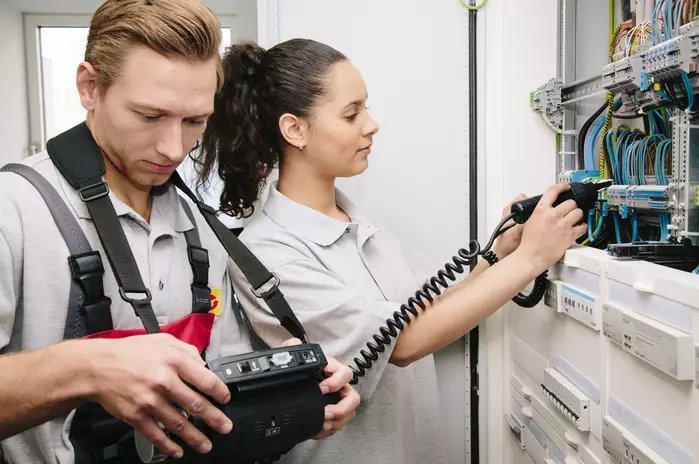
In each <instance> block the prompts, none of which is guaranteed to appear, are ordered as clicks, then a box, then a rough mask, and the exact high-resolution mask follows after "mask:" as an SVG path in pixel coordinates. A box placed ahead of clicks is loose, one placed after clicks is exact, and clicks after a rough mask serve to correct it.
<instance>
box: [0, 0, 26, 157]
mask: <svg viewBox="0 0 699 464" xmlns="http://www.w3.org/2000/svg"><path fill="white" fill-rule="evenodd" d="M23 37H24V36H23V29H22V14H21V13H20V12H19V11H18V10H17V9H16V8H14V7H13V6H11V5H9V4H7V3H4V2H2V1H0V63H2V68H3V71H2V73H0V108H1V110H0V140H2V141H3V148H2V150H0V166H1V165H3V164H6V163H9V162H10V161H16V160H18V159H20V158H22V157H23V156H25V155H26V153H27V145H28V140H29V135H28V132H29V122H28V116H27V91H26V85H25V81H26V79H25V76H26V73H25V67H24V39H23Z"/></svg>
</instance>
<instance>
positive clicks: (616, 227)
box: [612, 213, 621, 243]
mask: <svg viewBox="0 0 699 464" xmlns="http://www.w3.org/2000/svg"><path fill="white" fill-rule="evenodd" d="M612 218H613V219H614V234H615V235H616V242H617V243H621V228H620V227H619V214H618V213H612Z"/></svg>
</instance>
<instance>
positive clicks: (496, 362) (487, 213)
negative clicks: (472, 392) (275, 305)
mask: <svg viewBox="0 0 699 464" xmlns="http://www.w3.org/2000/svg"><path fill="white" fill-rule="evenodd" d="M557 3H558V2H554V1H543V0H536V1H534V2H522V1H518V0H498V1H497V2H489V3H488V5H487V7H486V8H484V9H483V10H482V12H481V13H480V14H479V29H482V30H484V33H485V37H484V40H483V42H484V43H485V44H486V53H485V56H484V60H485V63H484V64H483V65H482V66H481V67H482V71H483V72H484V74H485V75H484V78H482V79H481V80H480V82H481V83H482V84H483V89H482V91H483V92H484V98H483V99H482V100H481V102H480V104H481V107H483V108H484V110H485V117H484V121H483V123H484V124H483V125H484V137H483V139H482V142H483V145H481V147H480V150H481V153H482V154H484V155H485V159H484V166H483V168H484V170H485V173H484V177H481V179H482V182H483V181H485V182H486V186H485V189H486V191H485V194H484V196H485V199H484V200H485V205H484V208H482V209H481V216H480V226H481V237H484V236H485V234H486V233H488V234H489V233H490V232H491V231H492V229H493V228H494V227H495V226H496V225H497V222H498V221H499V220H500V215H501V212H502V208H503V206H504V205H505V204H507V203H508V202H509V201H510V200H511V199H512V198H513V197H514V196H515V195H517V193H520V192H522V193H525V194H528V195H535V194H538V193H540V192H541V191H543V190H544V189H545V188H546V187H547V186H548V185H550V184H552V183H553V182H555V175H556V173H555V157H554V156H555V136H554V134H553V133H552V132H551V131H549V129H548V128H547V127H546V126H545V125H544V123H543V122H542V121H541V118H540V117H539V116H538V115H537V114H536V113H534V112H533V111H532V110H531V109H530V108H529V92H530V91H532V90H534V89H536V88H537V87H539V86H540V85H541V84H543V83H545V82H546V81H547V80H549V79H550V78H551V77H554V76H555V75H556V37H557V36H556V23H557V19H556V18H557V16H556V4H557ZM483 179H484V180H483ZM484 227H485V229H483V228H484ZM511 306H514V305H511ZM515 308H516V307H515ZM513 310H514V311H516V310H517V309H513ZM519 310H520V311H523V310H521V309H519ZM481 327H482V329H483V332H482V337H481V340H482V342H483V343H482V345H481V352H482V353H483V354H484V357H485V362H481V366H484V369H483V370H482V373H481V390H480V391H481V402H480V405H481V408H480V411H481V412H480V417H481V419H482V422H481V430H487V434H482V435H481V443H482V446H481V450H482V452H481V462H493V463H496V462H497V463H507V462H515V463H516V462H520V461H517V460H516V459H515V460H510V459H509V457H508V459H506V455H507V453H509V452H510V448H509V447H507V446H505V445H506V444H507V443H508V442H506V441H505V438H506V437H509V431H507V432H506V431H505V426H504V422H503V414H504V410H503V406H504V405H505V404H507V403H509V387H508V386H507V384H506V382H503V372H504V370H505V369H507V370H509V340H508V338H507V335H508V334H509V321H508V316H507V313H506V312H504V311H502V310H501V311H498V312H497V313H495V314H494V315H493V316H491V317H490V318H489V319H488V321H487V322H486V323H485V324H483V325H481ZM503 335H505V336H503ZM483 371H484V372H483ZM505 433H507V435H505Z"/></svg>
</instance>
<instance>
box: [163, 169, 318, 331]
mask: <svg viewBox="0 0 699 464" xmlns="http://www.w3.org/2000/svg"><path fill="white" fill-rule="evenodd" d="M171 180H172V182H173V183H174V184H175V186H176V187H177V188H179V189H180V190H181V191H182V192H183V193H184V194H185V195H187V196H188V197H189V198H190V199H191V200H192V201H193V202H194V204H196V205H197V207H198V208H199V211H200V212H201V213H202V215H203V216H204V219H205V220H206V222H207V224H209V226H210V227H211V229H212V230H213V232H214V234H216V237H217V238H218V240H219V241H220V242H221V245H223V247H224V248H225V249H226V251H227V252H228V254H229V255H230V257H231V258H232V259H233V261H234V262H235V264H236V265H237V266H238V268H239V269H240V271H241V272H242V273H243V275H244V276H245V278H246V279H247V280H248V282H250V285H251V288H252V293H253V294H254V295H255V296H256V297H258V298H263V299H264V300H265V302H266V303H267V306H269V309H270V310H271V311H272V313H273V314H274V316H275V317H276V318H277V319H278V320H279V322H280V323H281V325H282V326H283V327H284V328H285V329H286V330H288V331H289V333H290V334H291V335H292V336H294V337H296V338H298V339H300V340H302V341H304V342H306V341H307V339H306V332H305V330H304V329H303V325H301V322H299V320H298V319H297V318H296V315H295V314H294V311H293V310H292V309H291V307H290V306H289V303H287V301H286V299H285V298H284V295H283V294H282V292H281V290H280V289H279V279H278V278H277V276H275V275H274V274H272V273H271V272H269V271H268V270H267V268H266V267H265V266H264V265H263V264H262V263H261V262H260V260H259V259H257V257H256V256H255V255H254V254H252V252H251V251H250V250H249V249H248V247H246V246H245V245H244V244H243V242H241V241H240V239H239V238H238V237H236V236H235V234H234V233H233V232H231V231H230V230H228V228H227V227H226V226H225V225H224V224H223V223H222V222H221V221H220V220H219V219H218V218H217V217H216V211H215V210H214V209H213V208H212V207H210V206H209V205H207V204H205V203H203V202H202V201H200V200H199V199H198V198H197V196H196V195H195V194H194V192H192V191H191V190H190V189H189V187H187V185H186V184H185V183H184V181H183V180H182V178H181V177H180V176H179V174H178V173H177V172H175V173H174V174H173V175H172V178H171Z"/></svg>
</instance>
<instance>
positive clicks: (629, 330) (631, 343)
mask: <svg viewBox="0 0 699 464" xmlns="http://www.w3.org/2000/svg"><path fill="white" fill-rule="evenodd" d="M602 320H603V333H604V335H606V336H607V337H609V338H610V339H611V340H612V341H614V342H615V343H616V344H617V345H619V346H620V347H621V348H622V349H623V350H624V351H627V352H629V353H631V354H633V355H635V356H637V357H639V358H641V359H642V360H644V361H646V362H647V363H648V364H650V365H652V366H654V367H656V368H658V369H660V370H661V371H663V372H665V373H666V374H668V375H670V376H671V377H673V378H675V379H677V380H692V379H694V376H695V371H694V359H693V358H694V356H693V355H694V344H693V340H692V336H691V335H690V334H688V333H686V332H682V331H681V330H677V329H675V328H674V327H670V326H668V325H666V324H663V323H661V322H658V321H656V320H655V319H651V318H649V317H646V316H644V315H642V314H639V313H637V312H635V311H631V310H628V309H626V308H622V307H621V306H617V305H615V304H612V303H604V305H603V311H602Z"/></svg>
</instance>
